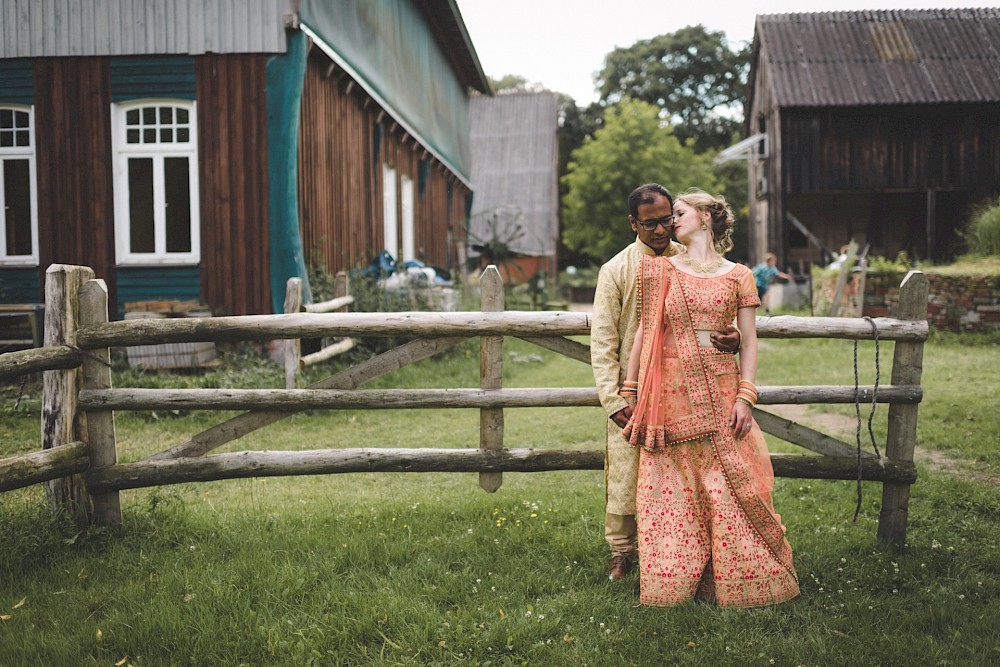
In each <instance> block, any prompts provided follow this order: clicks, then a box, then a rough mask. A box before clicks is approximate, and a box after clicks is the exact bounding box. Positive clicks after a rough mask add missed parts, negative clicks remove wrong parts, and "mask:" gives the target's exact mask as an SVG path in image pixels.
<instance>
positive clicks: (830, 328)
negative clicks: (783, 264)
mask: <svg viewBox="0 0 1000 667" xmlns="http://www.w3.org/2000/svg"><path fill="white" fill-rule="evenodd" d="M874 322H875V324H876V326H877V327H878V336H879V338H880V339H881V340H896V341H910V342H919V341H924V340H926V339H927V333H928V325H927V322H926V321H904V320H896V319H892V318H888V317H877V318H874ZM589 333H590V314H589V313H580V312H568V311H545V312H541V311H539V312H535V311H504V312H485V313H483V312H404V313H292V314H284V315H243V316H238V317H185V318H166V319H160V320H154V319H148V320H125V321H118V322H108V323H107V324H95V325H89V326H86V327H81V328H80V331H79V332H78V334H77V344H78V345H79V346H80V347H81V348H84V349H90V348H97V347H108V346H111V347H115V346H123V345H153V344H157V343H187V342H198V341H242V340H247V341H255V340H278V339H282V338H322V337H344V336H356V337H364V336H374V337H380V336H381V337H384V336H410V337H414V338H426V337H431V336H586V335H589ZM757 335H758V337H760V338H843V339H859V340H873V339H874V338H875V334H874V332H873V331H872V329H871V326H870V325H869V324H868V323H867V322H866V321H865V320H862V319H856V318H842V317H796V316H792V315H779V316H776V317H758V318H757Z"/></svg>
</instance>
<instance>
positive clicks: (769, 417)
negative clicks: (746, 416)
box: [753, 408, 875, 457]
mask: <svg viewBox="0 0 1000 667" xmlns="http://www.w3.org/2000/svg"><path fill="white" fill-rule="evenodd" d="M753 418H754V420H755V421H756V422H757V425H758V426H760V428H761V430H763V431H764V432H765V433H770V434H771V435H776V436H778V437H779V438H781V439H782V440H787V441H788V442H790V443H792V444H793V445H798V446H799V447H805V448H806V449H808V450H810V451H813V452H816V453H818V454H826V455H828V456H857V448H856V447H851V446H850V445H849V444H847V443H846V442H841V441H840V440H837V439H836V438H832V437H830V436H828V435H826V434H824V433H820V432H819V431H815V430H813V429H811V428H809V427H808V426H803V425H802V424H797V423H795V422H793V421H791V420H790V419H785V418H784V417H779V416H778V415H775V414H771V413H770V412H765V411H763V410H759V409H757V408H754V411H753ZM861 455H862V456H865V457H869V456H875V454H874V453H872V452H869V451H862V452H861Z"/></svg>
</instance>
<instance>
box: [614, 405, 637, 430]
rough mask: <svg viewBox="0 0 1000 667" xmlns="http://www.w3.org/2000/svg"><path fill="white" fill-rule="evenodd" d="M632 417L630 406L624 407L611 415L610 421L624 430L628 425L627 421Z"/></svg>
mask: <svg viewBox="0 0 1000 667" xmlns="http://www.w3.org/2000/svg"><path fill="white" fill-rule="evenodd" d="M631 416H632V406H631V405H626V406H625V407H624V408H622V409H621V410H619V411H618V412H616V413H615V414H613V415H611V421H613V422H614V423H616V424H618V426H620V427H622V428H625V427H626V426H627V425H628V420H629V418H630V417H631Z"/></svg>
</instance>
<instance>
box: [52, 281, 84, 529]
mask: <svg viewBox="0 0 1000 667" xmlns="http://www.w3.org/2000/svg"><path fill="white" fill-rule="evenodd" d="M93 277H94V272H93V270H91V269H90V268H89V267H86V266H72V265H67V264H53V265H51V266H49V268H48V269H46V271H45V346H46V347H57V346H60V345H69V346H74V345H76V344H77V340H76V331H77V325H78V318H79V302H78V299H77V295H78V293H79V291H80V286H81V285H83V283H85V282H87V281H88V280H90V279H92V278H93ZM81 380H82V376H81V374H80V371H79V370H78V369H76V368H69V369H65V370H54V371H45V373H44V374H43V375H42V449H55V448H58V447H62V446H65V445H67V444H69V443H71V442H75V441H77V440H82V438H81V437H80V435H79V431H80V428H79V424H78V423H77V419H78V417H79V415H78V414H77V400H76V398H77V393H78V391H79V389H80V383H81ZM45 497H46V500H47V501H48V504H49V507H51V508H52V509H53V510H55V511H63V512H66V513H67V514H68V515H69V516H71V517H73V520H74V521H75V522H76V524H77V526H78V527H79V528H81V529H83V528H86V527H87V525H88V524H89V522H90V511H91V498H90V494H89V493H88V491H87V488H86V486H85V485H84V482H83V478H82V477H80V476H79V475H69V476H67V477H61V478H59V479H53V480H50V481H49V482H47V483H46V485H45Z"/></svg>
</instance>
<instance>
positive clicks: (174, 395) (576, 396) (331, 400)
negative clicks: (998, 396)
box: [79, 346, 915, 411]
mask: <svg viewBox="0 0 1000 667" xmlns="http://www.w3.org/2000/svg"><path fill="white" fill-rule="evenodd" d="M331 347H332V346H331ZM786 389H788V388H787V387H777V388H769V387H758V391H759V392H760V393H759V396H760V397H759V400H758V405H768V404H771V405H774V404H788V403H797V404H804V403H806V404H807V403H851V402H853V400H854V399H853V392H854V388H853V387H833V388H832V389H835V390H839V391H840V394H837V393H834V392H833V391H830V389H831V388H830V387H793V388H792V389H795V390H797V391H793V392H785V390H786ZM785 393H788V394H790V395H789V396H783V394H785ZM775 396H777V398H779V399H785V398H788V399H794V400H774V398H775ZM893 397H896V398H897V399H898V402H901V403H906V404H909V403H913V402H915V401H913V400H912V399H911V392H910V391H903V392H898V391H887V392H885V393H882V392H881V390H880V393H879V400H880V401H888V400H892V399H893ZM863 400H864V399H863ZM870 400H871V399H868V402H870ZM79 401H80V405H81V406H83V407H85V408H87V409H90V410H255V409H257V410H279V411H287V410H294V411H298V410H313V409H318V408H330V409H337V410H398V409H404V408H405V409H411V408H479V409H498V410H499V409H503V408H537V407H558V406H563V407H594V406H598V405H600V401H599V400H598V398H597V389H595V388H594V387H541V388H523V389H503V388H500V389H482V388H479V389H475V388H454V389H371V390H364V389H350V390H347V389H326V388H316V385H313V387H312V388H309V389H136V388H122V389H85V390H83V391H81V392H80V396H79Z"/></svg>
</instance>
